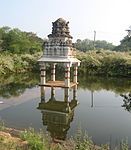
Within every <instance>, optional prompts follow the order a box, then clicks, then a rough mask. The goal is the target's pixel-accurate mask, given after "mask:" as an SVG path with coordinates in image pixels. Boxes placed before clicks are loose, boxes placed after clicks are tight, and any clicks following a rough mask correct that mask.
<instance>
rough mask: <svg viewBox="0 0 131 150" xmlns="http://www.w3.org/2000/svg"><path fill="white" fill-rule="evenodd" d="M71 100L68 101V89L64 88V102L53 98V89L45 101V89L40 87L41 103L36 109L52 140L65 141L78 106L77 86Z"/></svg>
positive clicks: (52, 88)
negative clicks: (39, 111)
mask: <svg viewBox="0 0 131 150" xmlns="http://www.w3.org/2000/svg"><path fill="white" fill-rule="evenodd" d="M72 91H73V94H72V95H73V98H72V99H71V100H70V99H69V88H64V98H63V99H64V100H62V101H59V100H56V98H55V88H54V87H51V96H50V99H49V100H48V101H46V100H45V87H41V102H40V103H39V106H38V109H40V110H41V113H42V121H43V125H44V126H47V131H48V132H49V133H50V135H51V137H52V139H53V140H54V141H55V140H65V139H66V136H67V131H68V130H69V128H70V123H71V122H72V121H73V117H74V109H75V107H76V106H77V104H78V101H77V98H76V97H77V86H74V88H73V90H72Z"/></svg>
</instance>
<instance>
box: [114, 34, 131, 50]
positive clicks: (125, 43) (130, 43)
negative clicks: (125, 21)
mask: <svg viewBox="0 0 131 150" xmlns="http://www.w3.org/2000/svg"><path fill="white" fill-rule="evenodd" d="M114 50H116V51H131V36H130V37H128V36H125V37H124V38H123V39H122V40H121V43H120V45H118V46H116V47H115V48H114Z"/></svg>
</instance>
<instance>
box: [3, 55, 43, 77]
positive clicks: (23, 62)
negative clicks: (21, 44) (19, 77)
mask: <svg viewBox="0 0 131 150" xmlns="http://www.w3.org/2000/svg"><path fill="white" fill-rule="evenodd" d="M41 55H42V53H41V52H37V53H35V54H12V53H9V52H2V53H1V54H0V75H2V74H3V75H4V74H10V73H22V72H28V71H33V70H39V66H38V63H37V60H38V58H40V56H41Z"/></svg>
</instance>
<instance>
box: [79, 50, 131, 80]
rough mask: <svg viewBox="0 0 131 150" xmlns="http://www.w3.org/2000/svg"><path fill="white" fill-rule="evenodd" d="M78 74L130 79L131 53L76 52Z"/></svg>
mask: <svg viewBox="0 0 131 150" xmlns="http://www.w3.org/2000/svg"><path fill="white" fill-rule="evenodd" d="M77 58H78V59H80V60H81V66H80V68H79V73H80V74H83V73H84V74H86V75H87V74H88V75H103V76H122V77H131V53H130V52H115V51H114V52H113V51H109V50H107V51H104V50H95V51H88V52H86V53H83V52H78V53H77Z"/></svg>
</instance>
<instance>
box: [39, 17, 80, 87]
mask: <svg viewBox="0 0 131 150" xmlns="http://www.w3.org/2000/svg"><path fill="white" fill-rule="evenodd" d="M68 24H69V22H66V21H65V20H64V19H62V18H59V19H57V20H56V21H55V22H53V23H52V33H51V34H49V35H48V40H47V41H46V42H45V43H44V52H43V56H42V57H41V58H40V59H39V60H38V62H39V64H40V70H41V83H40V85H41V86H47V87H63V88H64V87H65V88H70V87H73V86H75V85H77V69H78V66H79V65H80V60H78V59H77V58H75V55H74V52H75V48H74V47H73V44H72V36H71V35H70V32H69V26H68ZM59 63H62V64H63V66H64V68H65V77H64V79H63V81H57V80H56V74H55V72H56V71H55V69H56V67H57V64H59ZM47 65H50V66H51V80H50V81H48V82H47V81H46V67H47ZM71 67H73V81H71V80H70V68H71Z"/></svg>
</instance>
